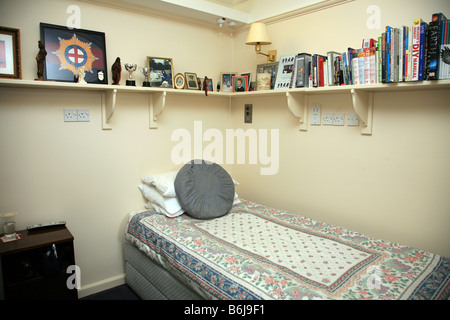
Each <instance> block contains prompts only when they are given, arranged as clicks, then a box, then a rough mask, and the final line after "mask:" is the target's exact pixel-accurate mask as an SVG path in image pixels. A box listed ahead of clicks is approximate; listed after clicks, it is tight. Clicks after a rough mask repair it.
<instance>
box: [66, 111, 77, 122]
mask: <svg viewBox="0 0 450 320" xmlns="http://www.w3.org/2000/svg"><path fill="white" fill-rule="evenodd" d="M64 121H65V122H74V121H78V114H77V110H76V109H64Z"/></svg>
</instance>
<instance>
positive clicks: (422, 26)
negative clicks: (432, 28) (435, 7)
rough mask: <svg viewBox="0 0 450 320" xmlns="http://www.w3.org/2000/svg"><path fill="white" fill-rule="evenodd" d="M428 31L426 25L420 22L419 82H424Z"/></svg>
mask: <svg viewBox="0 0 450 320" xmlns="http://www.w3.org/2000/svg"><path fill="white" fill-rule="evenodd" d="M427 29H428V26H427V23H425V22H424V21H421V22H420V47H419V80H424V78H423V75H424V71H426V58H425V57H426V56H425V50H426V31H427Z"/></svg>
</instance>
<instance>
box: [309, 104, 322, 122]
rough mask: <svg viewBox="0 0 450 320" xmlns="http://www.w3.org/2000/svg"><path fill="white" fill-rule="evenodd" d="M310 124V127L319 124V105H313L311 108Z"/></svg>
mask: <svg viewBox="0 0 450 320" xmlns="http://www.w3.org/2000/svg"><path fill="white" fill-rule="evenodd" d="M309 122H310V124H311V125H316V126H317V125H320V123H321V106H320V105H314V106H312V107H311V118H310V121H309Z"/></svg>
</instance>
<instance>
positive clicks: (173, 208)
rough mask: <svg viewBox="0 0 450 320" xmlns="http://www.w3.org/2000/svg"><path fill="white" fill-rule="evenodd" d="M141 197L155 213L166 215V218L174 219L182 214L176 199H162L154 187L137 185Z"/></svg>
mask: <svg viewBox="0 0 450 320" xmlns="http://www.w3.org/2000/svg"><path fill="white" fill-rule="evenodd" d="M139 190H141V192H142V195H143V196H144V197H145V198H146V199H147V200H148V201H150V202H151V204H152V205H153V207H154V208H155V210H156V211H158V210H159V211H158V212H160V213H163V214H165V215H167V216H168V217H171V218H173V217H176V216H179V215H181V214H182V213H183V210H182V209H181V205H180V203H179V202H178V199H177V198H176V197H163V196H162V195H161V194H160V193H159V192H158V190H156V188H155V187H151V186H148V185H146V184H141V185H139Z"/></svg>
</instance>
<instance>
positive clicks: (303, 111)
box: [286, 92, 308, 131]
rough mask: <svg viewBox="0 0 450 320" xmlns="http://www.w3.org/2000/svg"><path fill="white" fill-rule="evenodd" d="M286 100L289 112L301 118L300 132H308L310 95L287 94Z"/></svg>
mask: <svg viewBox="0 0 450 320" xmlns="http://www.w3.org/2000/svg"><path fill="white" fill-rule="evenodd" d="M286 99H287V106H288V108H289V110H290V111H291V112H292V114H293V115H294V116H295V117H297V118H299V122H300V127H299V130H300V131H308V94H305V93H303V92H296V93H292V92H286Z"/></svg>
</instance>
